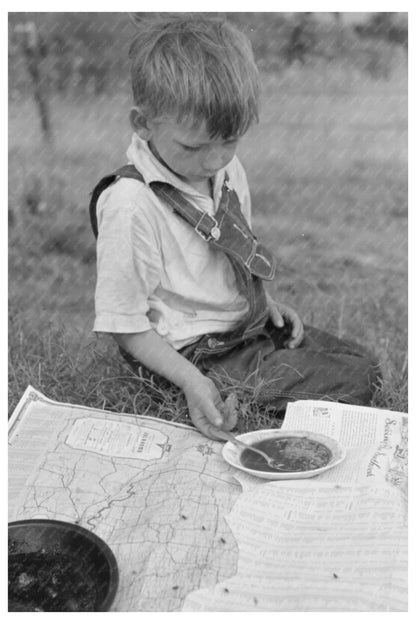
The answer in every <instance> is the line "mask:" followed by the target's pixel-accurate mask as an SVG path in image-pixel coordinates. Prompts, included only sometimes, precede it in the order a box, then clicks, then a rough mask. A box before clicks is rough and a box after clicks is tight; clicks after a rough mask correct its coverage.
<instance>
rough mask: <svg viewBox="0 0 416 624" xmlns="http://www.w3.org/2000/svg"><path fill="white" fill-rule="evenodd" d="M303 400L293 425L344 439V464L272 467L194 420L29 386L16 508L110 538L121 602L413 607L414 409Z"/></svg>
mask: <svg viewBox="0 0 416 624" xmlns="http://www.w3.org/2000/svg"><path fill="white" fill-rule="evenodd" d="M298 403H299V404H300V405H298V404H297V403H294V404H291V406H290V408H289V409H288V412H290V413H289V415H288V414H287V416H286V419H285V423H284V427H283V428H285V427H286V428H289V429H290V428H292V429H296V428H305V426H306V425H308V427H306V428H309V430H312V431H313V430H316V431H321V432H325V431H326V432H327V433H332V435H333V436H334V437H335V435H337V437H339V438H340V441H341V442H342V439H344V441H345V442H344V443H345V444H347V446H348V455H347V459H346V460H345V465H344V467H343V468H342V464H341V465H340V466H339V467H336V468H334V469H333V470H332V471H329V472H328V473H326V474H328V477H325V475H324V474H322V475H320V476H318V477H315V478H314V479H303V480H299V481H286V482H283V481H280V482H279V481H274V482H268V481H263V480H261V479H257V478H255V477H252V476H250V475H247V474H245V473H243V472H241V471H239V470H237V469H235V468H233V467H232V466H230V465H228V464H227V463H226V462H225V461H224V459H223V457H222V448H223V444H222V443H220V442H215V441H212V440H209V439H207V438H206V437H204V436H203V435H202V434H200V433H199V432H197V431H196V430H195V429H194V428H192V427H188V426H186V425H179V424H175V423H171V422H167V421H164V420H161V419H158V418H152V417H146V416H137V415H128V414H116V413H113V412H107V411H103V410H97V409H92V408H87V407H82V406H76V405H69V404H63V403H57V402H54V401H51V400H49V399H48V398H47V397H45V396H44V395H42V394H41V393H40V392H38V391H36V390H35V389H34V388H32V387H30V386H29V387H28V388H27V390H26V392H25V393H24V395H23V397H22V399H21V400H20V402H19V404H18V406H17V407H16V409H15V411H14V413H13V415H12V417H11V420H10V423H9V520H10V521H13V520H19V519H31V518H43V519H55V520H64V521H67V522H73V523H77V524H79V525H81V526H83V527H85V528H87V529H90V530H91V531H93V532H94V533H96V534H97V535H98V536H99V537H101V538H102V539H103V540H104V541H105V542H107V544H108V545H109V546H110V548H111V549H112V551H113V552H114V555H115V557H116V559H117V562H118V566H119V574H120V581H119V588H118V591H117V595H116V598H115V601H114V603H113V605H112V607H111V610H112V611H145V612H151V611H158V612H171V611H308V610H309V611H405V610H406V605H407V602H406V601H407V584H406V583H407V545H406V544H407V543H406V538H407V525H406V518H407V507H406V495H405V477H406V469H407V426H406V425H407V418H406V417H405V415H403V414H399V413H397V412H387V411H386V410H374V409H372V411H371V412H369V413H367V411H366V410H365V408H355V407H354V408H348V410H349V411H348V410H347V406H344V408H345V410H347V411H346V412H345V418H344V419H343V418H342V414H341V413H338V412H337V411H336V410H337V409H338V410H340V409H342V408H338V407H337V406H335V404H330V403H326V402H319V403H318V402H307V401H301V402H298ZM328 406H329V407H328ZM353 409H354V410H355V412H354V413H353V414H352V413H351V410H353ZM331 410H334V413H332V411H331ZM360 410H361V411H360ZM351 415H353V416H354V418H353V420H351ZM376 415H377V416H378V417H377V418H375V416H376ZM351 422H354V423H355V424H354V426H353V429H352V428H351V424H350V423H351ZM336 471H338V472H336ZM331 474H332V476H331Z"/></svg>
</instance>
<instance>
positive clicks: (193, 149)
mask: <svg viewBox="0 0 416 624" xmlns="http://www.w3.org/2000/svg"><path fill="white" fill-rule="evenodd" d="M182 149H183V150H185V152H197V151H198V150H199V149H201V148H200V147H194V146H192V145H182Z"/></svg>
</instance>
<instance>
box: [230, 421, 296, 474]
mask: <svg viewBox="0 0 416 624" xmlns="http://www.w3.org/2000/svg"><path fill="white" fill-rule="evenodd" d="M221 435H222V436H223V437H224V439H226V440H228V441H229V442H231V443H232V444H235V445H236V446H238V447H240V448H242V449H244V450H245V449H248V450H249V451H253V453H257V454H258V455H261V456H262V457H263V459H265V460H266V462H267V464H268V465H269V466H270V468H274V469H275V470H281V471H283V472H290V470H289V471H288V470H287V469H286V468H285V467H284V465H283V464H279V463H277V462H276V460H275V459H273V458H272V457H270V456H269V455H267V453H264V451H261V450H260V449H258V448H255V447H254V446H251V445H250V444H246V443H245V442H242V441H241V440H238V439H237V438H236V437H235V436H234V435H233V434H232V433H229V431H224V430H221Z"/></svg>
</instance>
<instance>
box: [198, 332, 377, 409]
mask: <svg viewBox="0 0 416 624" xmlns="http://www.w3.org/2000/svg"><path fill="white" fill-rule="evenodd" d="M201 367H202V368H203V369H204V370H205V372H206V373H207V374H208V375H209V376H211V377H213V378H221V379H224V381H225V380H226V379H227V378H228V379H229V381H230V382H231V383H233V382H237V383H241V384H244V385H245V386H246V387H247V386H250V387H254V388H257V392H256V394H257V400H258V402H259V403H263V404H268V405H271V406H273V407H275V408H276V410H278V411H280V410H282V409H284V408H285V407H286V404H287V402H288V401H293V400H298V399H322V400H332V401H340V402H343V403H351V404H358V405H368V404H369V403H370V401H371V398H372V396H373V394H374V390H375V384H376V383H377V380H378V378H379V367H378V364H377V362H376V360H375V359H374V357H373V356H372V355H371V354H370V353H369V352H368V351H367V350H366V349H364V348H363V347H361V346H360V345H358V344H356V343H353V342H349V341H345V340H341V339H339V338H337V337H336V336H333V335H332V334H329V333H327V332H324V331H321V330H319V329H316V328H314V327H308V326H306V327H305V337H304V340H303V341H302V343H301V345H300V346H299V347H297V348H296V349H285V348H284V347H283V340H282V332H281V330H278V329H274V328H273V330H270V329H269V333H268V335H263V336H260V337H259V338H258V339H256V340H254V341H252V342H250V343H248V344H247V345H245V346H241V347H238V348H236V349H234V350H233V351H231V352H230V353H229V354H227V355H224V356H222V357H217V358H216V357H212V358H208V359H207V360H205V361H204V362H203V363H202V366H201Z"/></svg>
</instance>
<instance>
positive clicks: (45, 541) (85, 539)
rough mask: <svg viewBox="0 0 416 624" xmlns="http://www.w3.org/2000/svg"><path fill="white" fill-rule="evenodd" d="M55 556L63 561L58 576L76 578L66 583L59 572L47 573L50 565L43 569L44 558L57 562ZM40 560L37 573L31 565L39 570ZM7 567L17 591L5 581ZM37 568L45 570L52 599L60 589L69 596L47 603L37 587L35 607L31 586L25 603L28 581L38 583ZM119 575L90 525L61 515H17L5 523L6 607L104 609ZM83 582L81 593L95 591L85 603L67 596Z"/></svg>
mask: <svg viewBox="0 0 416 624" xmlns="http://www.w3.org/2000/svg"><path fill="white" fill-rule="evenodd" d="M60 559H61V560H62V562H65V574H63V575H62V576H66V577H67V578H68V579H70V578H72V579H74V580H75V582H74V581H73V582H72V583H70V584H69V585H68V584H67V585H66V586H65V587H64V585H63V583H64V582H63V581H62V579H60V578H59V575H58V574H55V576H54V577H52V576H51V572H50V569H49V572H48V571H46V572H45V565H46V564H45V562H46V561H49V562H50V561H52V562H55V561H56V562H58V565H59V560H60ZM38 562H39V563H38ZM41 564H42V572H41V571H39V577H38V578H37V577H36V566H37V565H39V570H41ZM20 568H21V569H20ZM29 569H30V573H29V574H28V572H27V571H28V570H29ZM11 570H12V572H13V578H14V579H16V578H17V579H18V583H17V588H18V591H17V593H16V587H11V585H10V583H11ZM41 573H42V574H43V575H45V574H46V575H47V576H48V575H49V576H48V583H51V584H52V585H51V588H48V590H47V591H48V592H49V595H51V596H54V595H55V594H56V595H57V598H55V599H54V600H55V601H56V600H59V596H58V594H59V592H62V594H64V593H65V595H67V596H68V595H69V600H68V601H67V602H66V605H64V606H63V607H62V608H56V606H55V607H53V608H50V606H51V605H50V604H49V603H48V601H47V600H46V602H45V598H44V596H43V597H42V591H39V592H38V598H37V599H38V600H39V604H38V605H37V607H38V608H36V607H35V608H34V600H33V593H36V592H35V591H32V595H31V598H30V604H29V602H28V601H29V599H28V596H29V594H30V591H29V590H30V583H32V584H33V585H32V587H33V589H34V590H35V589H36V586H37V585H38V586H39V587H40V585H41V582H40V581H39V579H40V578H41V576H40V574H41ZM118 578H119V575H118V566H117V562H116V559H115V557H114V554H113V552H112V551H111V549H110V548H109V546H108V545H107V544H106V543H105V542H104V541H103V540H102V539H101V538H99V537H98V536H97V535H95V534H94V533H92V532H91V531H88V530H87V529H84V528H83V527H81V526H78V525H76V524H71V523H69V522H62V521H60V520H18V521H16V522H10V523H9V611H37V610H40V611H46V610H49V611H84V610H89V611H108V610H109V608H110V606H111V604H112V602H113V600H114V597H115V595H116V592H117V587H118ZM33 579H35V580H33ZM51 579H52V580H51ZM55 580H56V582H57V583H59V584H57V585H56V586H54V585H53V583H54V582H55ZM35 581H37V585H36V582H35ZM77 583H78V586H77ZM82 583H84V585H83V587H85V591H86V593H88V595H91V596H94V598H91V601H92V602H91V603H90V604H89V606H88V608H85V609H84V608H82V606H80V603H79V602H76V601H75V600H72V601H71V596H70V594H71V590H73V592H74V595H79V594H80V593H82V591H83V589H82ZM15 584H16V583H15ZM87 590H88V591H87ZM11 594H13V597H11ZM51 601H52V603H53V600H52V599H51ZM42 602H43V604H42ZM45 604H46V607H45ZM68 605H69V606H68ZM25 606H26V607H27V608H25ZM74 607H75V608H74Z"/></svg>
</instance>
